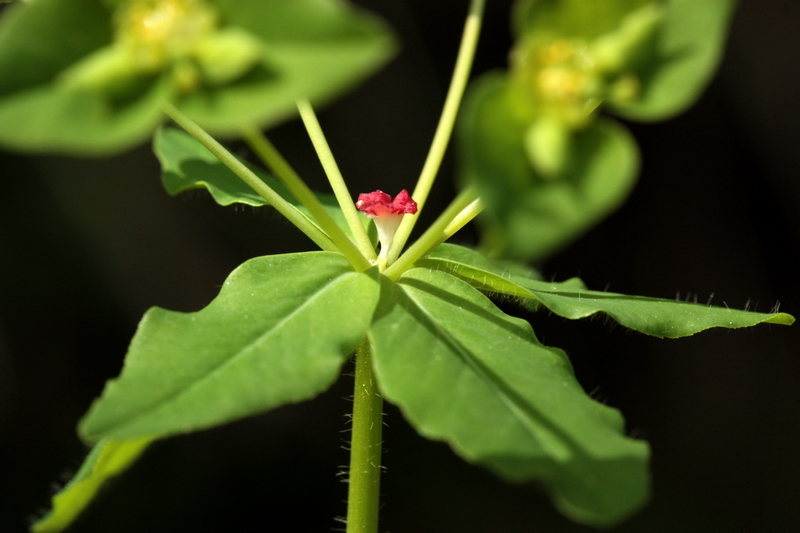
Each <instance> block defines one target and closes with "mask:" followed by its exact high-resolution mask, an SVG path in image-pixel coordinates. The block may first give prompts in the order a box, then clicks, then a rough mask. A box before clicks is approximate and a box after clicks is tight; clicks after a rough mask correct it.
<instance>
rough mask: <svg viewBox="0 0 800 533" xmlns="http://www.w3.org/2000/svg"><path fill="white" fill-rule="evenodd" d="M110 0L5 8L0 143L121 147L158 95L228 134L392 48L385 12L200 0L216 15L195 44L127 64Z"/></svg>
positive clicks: (351, 75)
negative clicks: (177, 56) (146, 67)
mask: <svg viewBox="0 0 800 533" xmlns="http://www.w3.org/2000/svg"><path fill="white" fill-rule="evenodd" d="M115 4H117V3H116V2H102V1H100V0H37V1H36V2H31V3H30V4H20V5H15V6H11V7H9V8H8V9H7V10H5V11H7V13H4V16H3V17H2V20H0V145H2V146H7V147H11V148H15V149H19V150H27V151H63V152H70V153H78V154H89V155H102V154H108V153H112V152H116V151H120V150H122V149H125V148H127V147H130V146H133V145H135V144H137V143H139V142H141V141H143V140H144V139H145V138H146V137H147V136H148V135H149V134H151V133H152V131H153V129H154V128H155V126H156V125H157V124H158V122H160V120H161V118H162V113H161V108H162V107H163V104H164V103H165V102H167V101H174V103H176V104H177V105H178V106H179V107H181V109H183V110H184V112H186V113H187V114H188V115H189V116H191V117H192V118H193V119H195V120H196V121H197V122H199V123H200V124H201V125H202V126H203V127H205V128H207V129H209V130H212V131H213V132H214V133H215V134H218V135H219V134H222V135H237V134H238V133H239V131H240V130H241V129H242V128H243V127H250V126H256V125H259V126H267V125H271V124H274V123H276V122H279V121H281V120H285V119H287V118H289V117H291V116H293V115H294V114H295V113H296V111H295V101H296V100H297V99H300V98H307V99H310V100H312V101H313V102H314V103H317V104H319V103H321V102H326V101H328V100H330V99H331V98H333V97H335V96H337V95H339V94H340V93H342V92H344V91H346V90H348V89H350V88H351V87H352V86H353V85H354V84H356V83H357V82H358V81H360V80H361V79H363V78H364V77H365V76H367V75H368V74H370V73H371V72H373V71H374V70H375V69H376V68H377V67H379V66H380V65H381V64H383V63H384V62H385V61H386V60H387V59H388V58H389V57H390V56H391V55H392V54H393V52H394V49H395V44H394V38H393V37H392V35H391V33H390V31H389V30H388V28H387V27H386V25H385V24H383V23H382V22H381V21H379V20H378V19H376V18H375V17H372V16H370V15H368V14H366V13H364V12H362V11H360V10H357V9H355V8H353V7H351V6H349V5H348V4H346V3H343V2H340V1H338V0H293V1H292V2H284V1H282V0H268V1H262V0H236V1H232V0H217V1H213V0H209V4H210V5H212V6H214V7H216V8H217V9H218V11H219V13H220V18H221V27H220V28H219V31H217V32H216V33H214V34H212V35H211V36H210V37H208V39H206V40H204V41H202V42H201V43H200V44H198V46H197V49H196V50H194V52H193V53H194V54H195V55H194V56H191V57H188V58H183V59H182V60H181V61H177V60H176V61H175V62H174V64H173V63H169V64H167V65H165V66H164V67H159V68H160V69H161V70H160V71H142V72H139V71H135V72H133V71H132V72H131V73H129V74H126V68H125V65H126V64H127V63H126V62H130V61H132V60H131V59H130V57H129V56H128V55H125V54H124V53H122V52H119V51H118V50H117V49H115V48H114V30H113V28H112V17H113V15H114V9H115V8H116V7H118V6H116V5H115ZM76 29H79V30H76ZM118 52H119V53H118ZM123 52H124V51H123ZM231 54H234V55H236V56H237V57H232V58H229V57H228V56H230V55H231ZM135 67H136V63H135V62H134V63H131V65H130V68H131V69H135ZM105 70H107V71H108V72H105V73H104V71H105ZM197 76H200V77H201V78H198V79H200V80H201V81H200V82H197V83H200V85H199V87H197V83H195V82H193V81H192V80H193V79H194V78H195V77H197ZM203 76H205V83H203V82H202V79H203V78H202V77H203ZM117 78H119V80H117V81H116V82H115V81H114V80H115V79H117ZM76 80H77V81H76ZM192 89H195V90H192ZM187 91H189V92H188V93H187Z"/></svg>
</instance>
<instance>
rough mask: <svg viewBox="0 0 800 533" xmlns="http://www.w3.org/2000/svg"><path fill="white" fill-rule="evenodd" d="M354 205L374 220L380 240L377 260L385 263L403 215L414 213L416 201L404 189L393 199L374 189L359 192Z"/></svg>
mask: <svg viewBox="0 0 800 533" xmlns="http://www.w3.org/2000/svg"><path fill="white" fill-rule="evenodd" d="M356 207H357V208H358V209H359V210H361V211H363V212H364V215H365V216H367V217H369V218H371V219H373V220H374V221H375V227H376V228H377V229H378V238H379V239H380V241H381V253H380V255H379V256H378V261H379V262H381V264H385V261H386V254H387V252H388V251H389V246H391V244H392V239H394V233H395V232H396V231H397V227H398V226H399V225H400V221H401V220H402V219H403V215H406V214H408V215H413V214H416V212H417V202H415V201H414V200H412V199H411V196H409V195H408V191H407V190H405V189H403V190H402V191H400V192H399V193H398V195H397V196H395V197H394V200H392V197H391V196H389V195H388V194H386V193H385V192H383V191H375V192H370V193H366V194H364V193H362V194H359V195H358V201H357V202H356Z"/></svg>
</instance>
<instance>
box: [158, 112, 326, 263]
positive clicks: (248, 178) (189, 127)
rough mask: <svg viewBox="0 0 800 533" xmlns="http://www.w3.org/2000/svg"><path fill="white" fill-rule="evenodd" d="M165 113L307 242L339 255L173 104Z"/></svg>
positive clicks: (314, 228)
mask: <svg viewBox="0 0 800 533" xmlns="http://www.w3.org/2000/svg"><path fill="white" fill-rule="evenodd" d="M164 112H165V113H166V114H167V116H169V117H170V118H171V119H172V120H173V121H175V123H176V124H178V125H179V126H180V127H182V128H183V129H184V130H186V132H187V133H188V134H189V135H191V136H192V137H194V138H195V139H197V140H198V141H199V142H200V144H202V145H203V146H205V147H206V148H207V149H208V150H209V151H210V152H211V153H212V154H214V155H215V156H216V157H217V159H219V160H220V161H221V162H222V164H224V165H225V166H226V167H228V168H229V169H230V170H231V171H232V172H233V173H234V174H236V175H237V176H238V177H239V178H240V179H241V180H242V181H244V182H245V183H246V184H247V185H248V186H249V187H250V188H251V189H253V190H254V191H255V192H256V193H258V194H259V195H260V196H261V197H262V198H264V200H266V201H267V203H269V205H271V206H272V207H274V208H275V210H276V211H278V212H279V213H280V214H282V215H283V216H285V217H286V218H287V219H288V220H289V222H291V223H292V224H294V225H295V226H297V228H298V229H299V230H300V231H302V232H303V233H305V234H306V235H307V236H308V238H309V239H311V240H312V241H314V243H316V245H317V246H319V247H320V248H322V249H323V250H326V251H329V252H335V251H338V249H339V248H338V247H337V245H336V244H334V242H333V241H332V240H331V239H330V238H329V237H328V236H327V235H325V233H323V232H322V230H320V228H319V227H317V225H316V224H314V223H313V222H311V221H310V220H309V219H308V217H306V216H305V215H304V214H303V213H301V212H300V211H299V210H298V209H297V208H296V207H295V206H293V205H292V204H290V203H289V202H287V201H286V200H284V199H283V198H282V197H281V195H279V194H278V193H277V192H275V191H274V190H272V188H271V187H270V186H269V185H267V184H266V183H264V182H263V181H261V179H260V178H259V177H258V176H256V175H255V174H254V173H253V171H252V170H250V169H249V168H247V166H245V165H244V164H243V163H242V162H241V161H239V160H238V159H237V158H236V156H234V155H233V154H231V153H230V152H229V151H228V150H227V149H225V147H224V146H222V145H221V144H220V143H219V142H217V141H216V139H214V138H213V137H211V135H209V134H208V133H207V132H206V131H205V130H204V129H203V128H201V127H200V126H199V125H197V124H196V123H195V122H194V121H193V120H191V119H190V118H189V117H187V116H186V115H184V114H183V113H182V112H181V111H180V110H179V109H178V108H177V107H175V106H174V105H172V104H167V105H166V106H165V107H164Z"/></svg>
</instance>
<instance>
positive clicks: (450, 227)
mask: <svg viewBox="0 0 800 533" xmlns="http://www.w3.org/2000/svg"><path fill="white" fill-rule="evenodd" d="M483 207H484V206H483V204H482V203H481V201H480V198H478V197H477V195H476V193H475V190H474V189H473V188H472V187H468V188H467V189H464V190H463V191H462V192H461V194H459V195H458V196H456V198H455V200H453V201H452V203H450V205H449V206H447V209H445V210H444V212H443V213H442V214H441V215H439V218H437V219H436V220H435V221H434V223H433V224H431V226H430V227H429V228H428V229H427V230H425V233H423V234H422V235H421V236H420V238H419V239H417V241H416V242H415V243H414V244H412V245H411V247H409V249H408V250H406V252H405V253H404V254H403V255H401V256H400V258H399V259H397V261H395V262H394V263H392V264H391V265H390V266H389V268H387V269H386V270H385V271H384V272H383V275H384V276H386V277H387V278H389V279H391V280H392V281H396V280H397V278H399V277H400V276H401V275H402V274H403V272H405V271H406V270H408V269H409V268H411V267H413V266H414V263H415V262H416V261H417V260H418V259H419V258H420V257H422V256H423V255H425V254H427V253H428V252H430V251H431V250H433V249H434V248H436V247H437V246H439V245H440V244H442V243H443V242H444V241H446V240H447V239H449V238H450V237H452V236H453V234H454V233H455V232H457V231H458V230H460V229H461V228H463V227H464V226H465V225H466V224H467V223H468V222H469V221H470V220H472V219H473V218H475V217H476V216H478V213H480V212H481V211H483Z"/></svg>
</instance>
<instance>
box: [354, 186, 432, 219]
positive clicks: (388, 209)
mask: <svg viewBox="0 0 800 533" xmlns="http://www.w3.org/2000/svg"><path fill="white" fill-rule="evenodd" d="M356 207H357V208H358V209H359V210H361V211H363V212H364V213H365V214H366V216H368V217H369V218H376V217H384V216H388V215H405V214H409V215H413V214H415V213H416V212H417V202H415V201H414V200H412V199H411V196H409V194H408V191H407V190H405V189H403V190H402V191H400V192H399V193H398V194H397V196H395V197H394V200H392V197H391V196H389V195H388V194H386V193H385V192H383V191H375V192H370V193H361V194H359V195H358V201H357V202H356Z"/></svg>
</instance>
